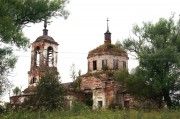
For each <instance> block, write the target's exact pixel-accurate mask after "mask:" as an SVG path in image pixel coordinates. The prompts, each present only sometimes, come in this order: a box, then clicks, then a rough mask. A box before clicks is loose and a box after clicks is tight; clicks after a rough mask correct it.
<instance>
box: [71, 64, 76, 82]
mask: <svg viewBox="0 0 180 119" xmlns="http://www.w3.org/2000/svg"><path fill="white" fill-rule="evenodd" d="M70 76H71V78H72V80H73V81H75V80H76V67H75V64H74V63H73V64H72V66H71V68H70Z"/></svg>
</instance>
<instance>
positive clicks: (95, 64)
mask: <svg viewBox="0 0 180 119" xmlns="http://www.w3.org/2000/svg"><path fill="white" fill-rule="evenodd" d="M93 70H97V61H93Z"/></svg>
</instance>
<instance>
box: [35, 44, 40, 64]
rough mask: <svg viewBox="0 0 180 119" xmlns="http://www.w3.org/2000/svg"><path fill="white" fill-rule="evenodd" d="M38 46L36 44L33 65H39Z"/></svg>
mask: <svg viewBox="0 0 180 119" xmlns="http://www.w3.org/2000/svg"><path fill="white" fill-rule="evenodd" d="M40 56H41V55H40V47H39V46H37V47H36V49H35V66H40Z"/></svg>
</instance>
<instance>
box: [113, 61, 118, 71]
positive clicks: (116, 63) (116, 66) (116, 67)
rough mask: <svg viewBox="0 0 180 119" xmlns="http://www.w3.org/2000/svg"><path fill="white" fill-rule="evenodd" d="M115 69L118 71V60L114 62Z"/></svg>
mask: <svg viewBox="0 0 180 119" xmlns="http://www.w3.org/2000/svg"><path fill="white" fill-rule="evenodd" d="M113 69H114V70H118V59H114V60H113Z"/></svg>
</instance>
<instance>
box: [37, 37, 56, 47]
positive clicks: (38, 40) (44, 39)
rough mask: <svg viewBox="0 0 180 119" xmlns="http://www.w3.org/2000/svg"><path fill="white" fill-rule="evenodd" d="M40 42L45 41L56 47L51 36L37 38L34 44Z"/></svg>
mask: <svg viewBox="0 0 180 119" xmlns="http://www.w3.org/2000/svg"><path fill="white" fill-rule="evenodd" d="M40 41H46V42H49V43H53V44H57V45H58V43H57V42H56V41H54V39H53V38H52V37H51V36H48V35H42V36H39V37H38V38H37V39H36V41H35V42H40Z"/></svg>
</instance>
